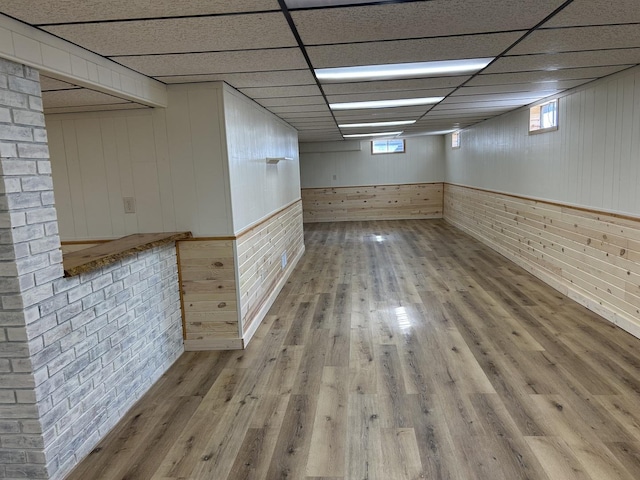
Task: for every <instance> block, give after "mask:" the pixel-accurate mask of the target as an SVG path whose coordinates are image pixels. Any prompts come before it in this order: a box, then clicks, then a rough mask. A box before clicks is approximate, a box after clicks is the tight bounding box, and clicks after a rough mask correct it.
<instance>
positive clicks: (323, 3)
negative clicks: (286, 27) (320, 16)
mask: <svg viewBox="0 0 640 480" xmlns="http://www.w3.org/2000/svg"><path fill="white" fill-rule="evenodd" d="M285 3H286V4H287V7H288V8H289V9H290V10H293V9H296V8H311V7H335V6H336V5H354V4H359V3H372V2H371V0H285Z"/></svg>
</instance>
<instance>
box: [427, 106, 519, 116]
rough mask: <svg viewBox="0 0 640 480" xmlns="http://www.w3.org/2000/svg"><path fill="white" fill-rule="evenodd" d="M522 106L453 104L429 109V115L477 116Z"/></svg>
mask: <svg viewBox="0 0 640 480" xmlns="http://www.w3.org/2000/svg"><path fill="white" fill-rule="evenodd" d="M520 106H522V104H518V105H516V106H514V105H497V106H492V105H488V106H479V105H478V104H467V105H466V106H465V105H463V104H453V105H442V104H441V105H436V106H435V107H433V109H431V111H430V112H429V113H431V114H434V115H438V114H441V113H451V114H455V115H457V114H459V113H467V114H470V115H478V114H483V113H486V112H506V111H508V110H513V109H515V108H518V107H520Z"/></svg>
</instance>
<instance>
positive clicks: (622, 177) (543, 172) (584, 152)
mask: <svg viewBox="0 0 640 480" xmlns="http://www.w3.org/2000/svg"><path fill="white" fill-rule="evenodd" d="M559 115H560V116H559V119H560V120H559V122H560V128H559V129H558V130H557V131H555V132H549V133H543V134H538V135H529V134H528V132H527V123H528V110H526V109H523V110H518V111H516V112H512V113H509V114H506V115H503V116H501V117H498V118H495V119H493V120H490V121H487V122H483V123H481V124H478V125H476V126H473V127H470V128H468V129H465V130H464V131H463V132H462V134H461V142H462V146H461V148H460V149H456V150H453V149H451V148H450V146H449V145H450V144H451V143H450V142H451V139H450V137H449V136H447V140H446V148H445V153H446V181H447V182H450V183H456V184H461V185H468V186H474V187H480V188H485V189H489V190H495V191H499V192H505V193H512V194H517V195H524V196H530V197H534V198H540V199H545V200H551V201H557V202H563V203H567V204H571V205H577V206H583V207H588V208H594V209H601V210H606V211H611V212H618V213H627V214H632V215H639V214H640V68H634V69H632V70H628V71H626V72H622V73H620V74H616V75H613V76H611V77H608V78H606V79H603V80H599V81H597V82H594V83H593V84H591V85H587V86H585V87H582V88H580V89H579V90H574V91H571V92H568V93H567V94H566V95H564V96H562V97H561V98H560V112H559ZM304 167H306V163H304V162H303V172H304V171H305V168H304ZM303 184H304V182H303Z"/></svg>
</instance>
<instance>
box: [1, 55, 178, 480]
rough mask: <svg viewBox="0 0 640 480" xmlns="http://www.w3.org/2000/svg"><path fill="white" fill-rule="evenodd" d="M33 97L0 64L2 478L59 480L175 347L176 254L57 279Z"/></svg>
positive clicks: (31, 86)
mask: <svg viewBox="0 0 640 480" xmlns="http://www.w3.org/2000/svg"><path fill="white" fill-rule="evenodd" d="M39 95H40V91H39V84H38V73H37V71H35V70H33V69H31V68H28V67H24V66H22V65H17V64H15V63H12V62H8V61H5V60H2V59H0V478H16V479H17V478H32V479H56V480H57V479H62V478H64V476H65V475H66V474H67V473H69V471H70V470H71V469H72V468H73V466H74V465H75V464H76V463H77V462H78V461H79V460H81V459H82V458H83V457H84V456H85V455H87V454H88V453H89V452H90V451H91V450H92V449H93V448H94V447H95V445H96V444H97V442H98V441H99V440H100V439H101V438H102V437H104V435H105V434H106V433H107V432H108V431H109V430H110V429H111V428H112V427H113V426H114V425H115V424H116V423H117V422H118V421H119V420H120V419H121V418H122V416H123V415H124V414H125V413H126V411H127V410H128V409H129V408H130V407H131V406H132V405H133V403H134V402H135V401H136V400H137V399H138V398H139V397H140V396H141V395H142V394H143V393H145V392H146V391H147V390H148V389H149V387H150V386H151V385H152V384H153V383H154V382H155V381H156V380H157V379H158V378H159V377H160V375H162V374H163V373H164V372H165V371H166V370H167V369H168V368H169V366H170V365H171V364H172V363H173V362H174V361H175V360H176V359H177V358H178V356H180V354H181V353H182V351H183V342H182V330H181V311H180V300H179V292H178V277H177V262H176V255H175V246H174V245H166V246H163V247H158V248H155V249H153V250H148V251H146V252H141V253H139V254H137V255H135V256H132V257H130V258H127V259H124V260H121V261H120V262H117V263H115V264H113V265H109V266H107V267H103V268H102V269H98V270H96V271H93V272H91V273H88V274H85V275H80V276H78V277H73V278H62V254H61V251H60V241H59V238H58V223H57V218H56V210H55V206H54V199H53V185H52V182H51V165H50V163H49V160H48V148H47V145H46V139H47V136H46V130H45V129H44V123H43V117H42V102H41V99H40V97H39Z"/></svg>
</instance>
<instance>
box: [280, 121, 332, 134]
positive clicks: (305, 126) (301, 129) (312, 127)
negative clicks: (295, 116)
mask: <svg viewBox="0 0 640 480" xmlns="http://www.w3.org/2000/svg"><path fill="white" fill-rule="evenodd" d="M291 126H292V127H294V128H295V129H296V130H298V131H299V132H308V131H329V132H333V131H334V130H335V129H336V126H335V123H334V124H333V126H332V125H330V124H319V125H310V124H291Z"/></svg>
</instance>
